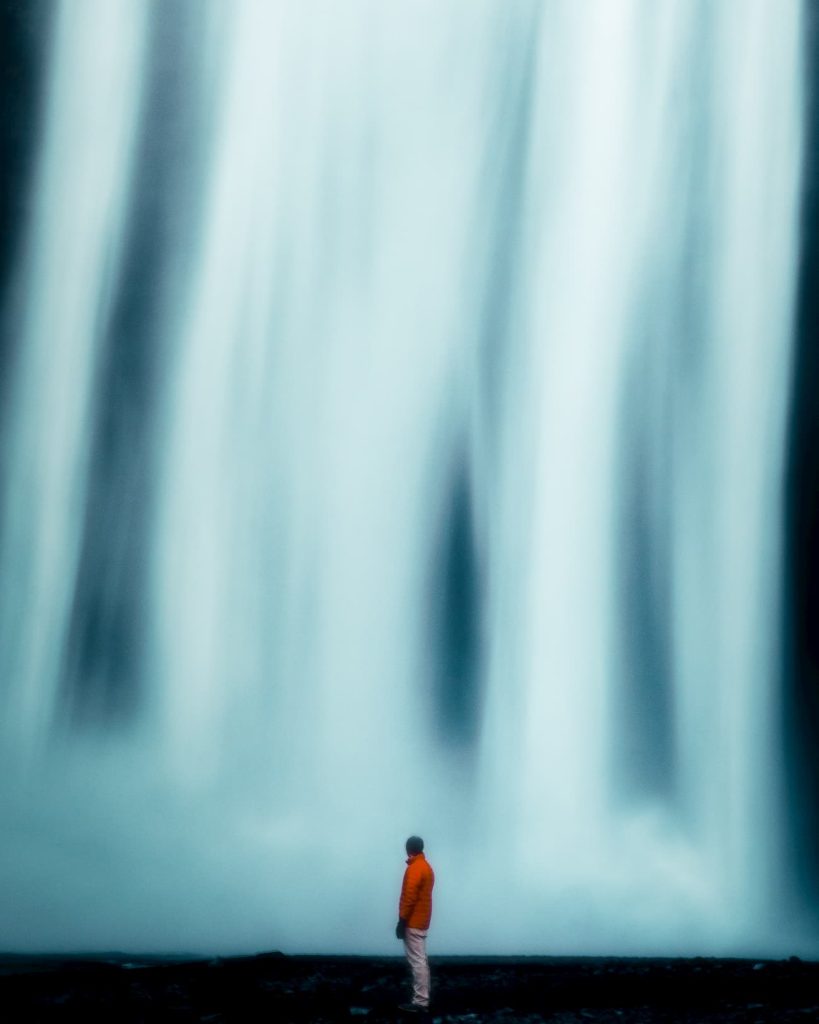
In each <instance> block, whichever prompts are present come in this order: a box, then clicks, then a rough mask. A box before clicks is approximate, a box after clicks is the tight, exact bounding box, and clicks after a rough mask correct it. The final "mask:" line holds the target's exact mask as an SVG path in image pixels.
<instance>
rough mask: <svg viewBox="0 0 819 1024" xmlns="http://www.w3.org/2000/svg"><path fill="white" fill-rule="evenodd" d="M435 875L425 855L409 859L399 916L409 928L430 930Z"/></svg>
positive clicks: (402, 887) (421, 854) (416, 855)
mask: <svg viewBox="0 0 819 1024" xmlns="http://www.w3.org/2000/svg"><path fill="white" fill-rule="evenodd" d="M433 885H435V873H434V871H433V870H432V868H431V867H430V865H429V864H428V863H427V859H426V857H425V856H424V855H423V853H416V854H413V855H412V856H411V857H407V870H406V871H405V872H404V882H403V885H402V886H401V901H400V902H399V904H398V916H399V917H400V918H401V920H402V921H406V923H407V927H408V928H421V929H424V930H426V929H427V928H429V922H430V921H431V919H432V887H433Z"/></svg>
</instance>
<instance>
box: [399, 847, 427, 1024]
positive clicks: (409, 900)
mask: <svg viewBox="0 0 819 1024" xmlns="http://www.w3.org/2000/svg"><path fill="white" fill-rule="evenodd" d="M433 885H435V874H434V872H433V870H432V868H431V866H430V865H429V864H428V863H427V859H426V857H425V856H424V840H423V839H421V837H420V836H410V837H409V839H408V840H407V869H406V871H405V872H404V883H403V885H402V886H401V900H400V902H399V904H398V924H397V925H396V926H395V934H396V936H397V937H398V938H399V939H403V940H404V952H405V953H406V956H407V960H408V961H409V965H410V970H411V971H412V1002H411V1003H404V1004H402V1005H401V1006H400V1007H399V1009H401V1010H406V1011H407V1012H409V1013H423V1012H424V1011H426V1010H427V1008H428V1007H429V962H428V961H427V930H428V929H429V922H430V920H431V919H432V887H433Z"/></svg>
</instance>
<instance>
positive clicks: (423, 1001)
mask: <svg viewBox="0 0 819 1024" xmlns="http://www.w3.org/2000/svg"><path fill="white" fill-rule="evenodd" d="M404 952H405V953H406V955H407V960H408V961H409V965H410V970H411V971H412V1001H413V1003H414V1004H415V1005H416V1006H423V1007H424V1008H425V1009H426V1007H427V1006H429V961H428V960H427V933H426V932H425V931H422V930H421V929H420V928H407V931H406V934H405V935H404Z"/></svg>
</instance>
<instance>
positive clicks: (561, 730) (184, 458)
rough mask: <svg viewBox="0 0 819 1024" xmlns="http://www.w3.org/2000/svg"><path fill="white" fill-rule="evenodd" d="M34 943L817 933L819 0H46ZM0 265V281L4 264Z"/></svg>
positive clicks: (591, 945) (21, 614)
mask: <svg viewBox="0 0 819 1024" xmlns="http://www.w3.org/2000/svg"><path fill="white" fill-rule="evenodd" d="M43 11H44V13H43V17H42V23H43V24H42V26H41V28H42V32H43V36H44V38H46V37H47V40H48V45H47V47H45V49H44V58H43V68H42V75H43V82H44V86H43V103H42V110H41V112H40V116H39V118H38V120H37V122H36V124H37V130H38V136H37V147H36V151H35V165H34V173H33V176H32V180H31V185H30V202H29V203H28V205H27V208H26V209H27V217H26V220H25V223H24V225H23V230H22V231H21V233H20V238H21V243H20V249H19V252H18V254H17V259H16V262H15V266H14V288H10V289H7V292H6V295H7V296H8V297H9V300H8V302H7V304H6V308H5V310H4V315H5V323H7V324H10V325H11V326H10V327H9V328H8V330H9V334H10V336H11V337H12V339H13V340H12V344H11V345H10V354H9V355H8V358H7V359H6V365H4V366H3V374H4V377H3V385H2V394H3V406H2V410H0V412H1V413H2V427H3V433H2V439H3V440H2V455H1V457H0V473H1V474H2V476H1V477H0V479H2V505H0V708H1V709H2V714H0V737H2V747H1V748H0V763H2V766H3V769H4V772H3V780H4V781H3V782H2V783H0V813H2V815H3V819H4V821H5V822H6V824H7V831H8V836H9V840H8V841H7V842H6V843H5V844H4V846H3V849H2V851H0V866H2V869H3V870H2V871H1V872H0V877H2V879H3V881H2V883H0V889H2V891H3V895H4V899H5V900H6V902H7V905H8V906H9V907H10V908H11V909H12V913H11V914H10V915H9V916H8V917H7V920H6V923H5V926H4V929H3V936H2V941H3V944H4V946H5V947H6V948H15V949H24V948H30V949H53V948H60V949H65V948H68V949H87V948H114V947H116V948H127V949H142V950H150V949H160V950H171V949H176V950H178V949H184V950H218V951H243V950H254V949H261V948H274V947H277V948H281V949H284V950H286V951H288V952H299V951H324V952H373V951H378V952H383V951H391V950H392V940H391V932H390V926H391V924H392V923H393V918H394V911H395V900H396V892H395V889H396V885H397V884H398V883H399V882H400V873H401V870H402V860H401V854H402V844H403V841H404V839H405V838H406V836H407V835H409V834H410V833H413V832H418V833H420V834H421V835H423V836H424V837H425V839H426V842H427V848H428V851H429V855H430V859H431V860H432V862H433V863H434V865H435V868H436V873H437V876H438V888H437V889H436V896H437V902H436V910H435V919H434V921H433V931H432V932H431V938H430V941H431V942H432V943H433V947H431V948H434V950H435V951H438V952H487V953H685V952H693V953H749V954H750V953H753V954H762V953H768V954H776V953H779V952H783V951H788V952H792V951H793V950H794V949H795V948H796V949H800V950H808V951H809V950H811V949H813V950H815V948H816V947H815V937H814V936H812V935H811V934H810V933H809V931H807V930H803V929H802V928H801V925H800V924H799V922H794V923H793V924H792V927H790V928H789V929H786V928H784V927H783V926H782V922H781V920H780V916H779V909H778V901H779V898H780V896H781V892H782V888H783V885H784V874H785V872H786V865H785V859H784V853H783V848H784V846H785V842H786V840H785V822H784V807H783V803H784V795H783V791H784V784H785V783H784V778H783V775H782V770H781V762H782V749H781V748H782V744H783V737H782V734H781V718H782V693H781V691H782V679H781V673H782V668H781V657H782V656H781V650H782V640H781V636H780V622H781V607H782V594H781V592H780V591H781V585H780V580H781V576H782V569H781V566H782V550H781V544H782V539H781V534H782V530H783V513H782V504H783V495H782V477H783V472H784V463H785V449H786V436H785V424H786V419H787V410H788V400H789V381H790V373H791V362H792V334H793V308H794V290H795V281H796V274H797V267H798V255H799V254H798V231H797V218H798V204H799V192H800V168H801V159H802V153H801V146H802V138H801V136H802V127H801V119H802V116H803V104H804V100H803V96H802V92H803V86H802V60H801V54H800V31H801V21H802V18H803V14H802V10H801V6H800V4H799V2H798V0H736V2H733V0H726V2H723V3H719V4H714V3H709V2H707V0H689V2H679V0H584V2H582V3H580V2H577V0H540V2H539V0H514V2H508V0H480V2H477V3H476V2H475V0H447V2H446V3H444V4H441V3H439V2H433V0H417V2H414V3H412V4H409V3H403V2H401V0H387V2H384V0H349V2H346V3H344V4H340V3H335V2H332V0H299V2H298V3H293V2H286V0H230V2H228V0H163V2H162V3H149V2H147V0H59V2H58V0H54V2H52V3H47V4H45V5H44V8H43ZM12 298H13V301H12Z"/></svg>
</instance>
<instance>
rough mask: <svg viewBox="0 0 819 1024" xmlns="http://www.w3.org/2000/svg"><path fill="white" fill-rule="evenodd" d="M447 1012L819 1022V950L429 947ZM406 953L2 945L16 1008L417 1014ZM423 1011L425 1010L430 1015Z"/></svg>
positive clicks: (170, 1015) (127, 1014)
mask: <svg viewBox="0 0 819 1024" xmlns="http://www.w3.org/2000/svg"><path fill="white" fill-rule="evenodd" d="M431 966H432V972H433V999H434V1004H433V1006H432V1007H431V1012H430V1014H429V1016H428V1017H427V1018H425V1019H426V1020H428V1021H434V1022H436V1024H478V1022H481V1021H496V1022H498V1024H523V1022H531V1024H535V1022H540V1021H549V1022H552V1024H586V1022H590V1021H597V1022H601V1024H635V1022H640V1024H642V1022H680V1024H697V1022H713V1024H733V1022H740V1021H742V1022H743V1024H768V1022H772V1021H777V1022H785V1024H797V1022H798V1024H805V1022H808V1021H817V1022H819V963H815V962H804V961H801V960H797V959H796V958H791V959H789V960H777V961H753V960H718V959H700V958H696V959H686V960H683V959H674V960H670V959H619V958H618V959H615V958H563V957H561V958H543V957H537V958H485V957H480V958H479V957H451V958H447V957H439V958H435V957H433V958H431ZM408 995H409V991H408V982H407V969H406V965H405V963H404V961H403V960H402V959H400V958H397V957H384V958H377V957H308V956H292V957H291V956H284V955H282V954H280V953H270V954H264V955H260V956H255V957H231V958H227V959H216V960H189V961H183V960H169V959H163V958H151V957H147V958H140V959H135V958H129V957H125V956H120V955H116V954H112V955H110V956H106V957H98V958H81V957H72V958H59V957H11V956H8V957H0V1018H1V1019H2V1020H4V1021H7V1022H12V1021H15V1022H16V1021H26V1022H32V1024H35V1022H38V1021H62V1020H68V1019H69V1018H73V1019H77V1020H81V1021H85V1022H96V1021H105V1022H123V1024H131V1022H133V1024H137V1022H141V1021H199V1022H205V1021H207V1022H213V1024H217V1022H227V1021H282V1022H287V1021H294V1022H297V1021H298V1022H302V1021H315V1022H321V1021H327V1022H330V1021H356V1020H357V1021H362V1022H365V1021H366V1022H367V1024H375V1022H383V1021H398V1020H417V1019H419V1016H418V1015H410V1014H406V1013H402V1012H401V1011H400V1010H399V1009H398V1004H399V1003H401V1002H403V1001H405V1000H406V999H407V998H408ZM420 1019H424V1018H423V1017H422V1018H420Z"/></svg>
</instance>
